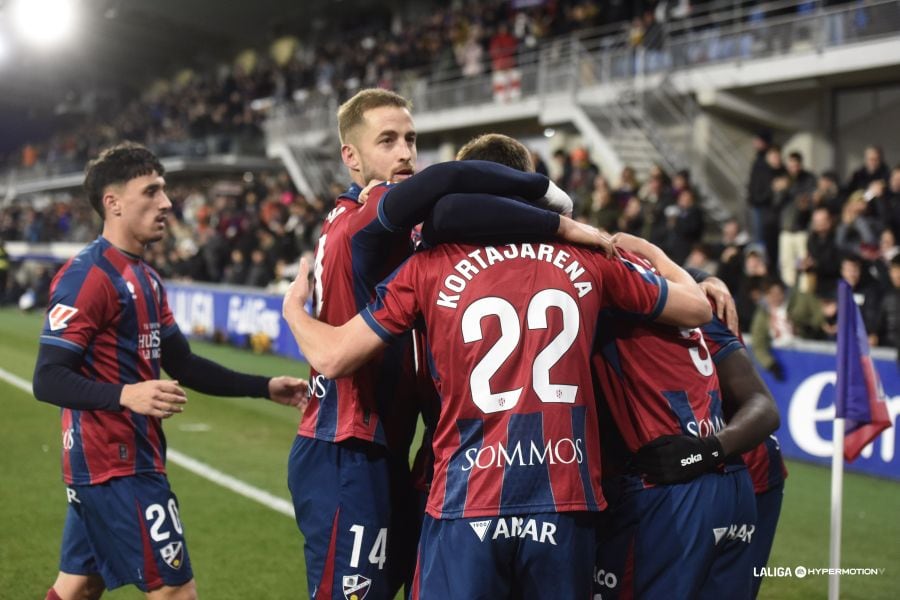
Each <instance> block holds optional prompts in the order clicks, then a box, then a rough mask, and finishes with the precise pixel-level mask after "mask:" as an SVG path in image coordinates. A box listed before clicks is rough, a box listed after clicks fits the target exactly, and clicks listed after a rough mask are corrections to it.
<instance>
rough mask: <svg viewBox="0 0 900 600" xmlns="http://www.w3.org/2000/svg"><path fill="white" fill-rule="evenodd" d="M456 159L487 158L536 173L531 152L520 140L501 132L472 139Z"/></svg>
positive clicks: (460, 150) (458, 153)
mask: <svg viewBox="0 0 900 600" xmlns="http://www.w3.org/2000/svg"><path fill="white" fill-rule="evenodd" d="M456 160H487V161H490V162H495V163H499V164H501V165H504V166H507V167H509V168H511V169H517V170H519V171H524V172H526V173H534V161H533V160H532V159H531V152H530V151H529V150H528V148H526V147H525V145H524V144H522V143H521V142H520V141H518V140H515V139H513V138H511V137H509V136H508V135H503V134H500V133H486V134H484V135H479V136H478V137H476V138H473V139H472V140H470V141H469V142H468V143H467V144H466V145H465V146H463V147H462V148H460V149H459V152H457V153H456Z"/></svg>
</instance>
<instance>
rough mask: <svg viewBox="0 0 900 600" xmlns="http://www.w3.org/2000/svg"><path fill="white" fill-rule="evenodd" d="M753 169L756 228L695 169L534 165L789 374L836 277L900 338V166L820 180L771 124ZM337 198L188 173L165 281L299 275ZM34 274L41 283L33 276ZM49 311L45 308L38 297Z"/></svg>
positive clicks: (52, 228) (20, 208) (48, 225)
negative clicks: (686, 274)
mask: <svg viewBox="0 0 900 600" xmlns="http://www.w3.org/2000/svg"><path fill="white" fill-rule="evenodd" d="M754 143H755V144H756V148H757V156H756V159H755V161H754V162H753V164H752V166H751V169H750V172H749V176H748V181H749V183H748V190H747V207H748V218H747V220H746V221H747V223H748V224H749V226H748V227H747V229H744V228H742V226H741V222H742V221H743V220H742V219H738V218H731V219H728V220H727V221H725V222H724V223H721V224H716V223H713V222H712V221H711V220H710V219H709V218H708V216H706V215H704V211H703V209H702V207H701V206H700V203H699V202H698V198H697V195H698V194H697V192H696V191H695V190H694V188H693V187H692V185H691V179H690V173H688V172H678V173H674V174H668V173H665V172H664V171H663V170H662V169H660V168H658V167H657V168H654V169H653V170H652V171H651V173H650V175H649V177H648V178H647V180H646V181H639V180H638V179H637V177H636V175H635V171H634V169H632V168H630V167H626V168H625V169H623V171H622V173H620V174H619V177H618V178H612V177H610V176H608V175H607V174H605V173H601V172H600V169H599V168H598V167H597V165H596V164H595V163H594V162H593V161H592V160H591V158H590V155H589V153H588V152H587V151H586V150H585V149H584V148H581V147H577V148H574V149H573V150H571V151H566V150H563V149H559V150H557V151H556V152H554V153H553V155H552V157H548V160H547V161H546V162H545V161H544V160H543V159H541V158H540V157H539V156H537V155H535V156H536V158H537V165H536V167H537V169H538V171H541V172H544V173H547V174H549V175H550V176H551V178H552V179H554V181H555V182H556V183H557V184H558V185H559V186H560V187H561V188H562V189H564V190H566V191H567V192H568V193H569V194H570V195H571V196H572V198H573V200H574V203H575V210H576V216H577V217H578V218H579V219H580V220H583V221H585V222H588V223H590V224H592V225H595V226H597V227H600V228H602V229H606V230H608V231H610V232H616V231H624V232H627V233H632V234H635V235H639V236H642V237H645V238H647V239H649V240H651V241H652V242H654V243H655V244H657V245H659V246H660V247H661V248H663V249H664V250H665V251H666V252H667V253H668V254H669V255H670V256H671V257H672V258H673V259H674V260H675V261H676V262H678V263H679V264H683V265H685V266H690V267H695V268H700V269H704V270H706V271H708V272H710V273H715V274H717V275H718V276H719V277H720V278H721V279H722V280H723V281H725V283H726V284H727V285H728V286H729V288H730V289H731V290H733V292H734V294H735V297H736V301H737V306H738V313H739V316H740V320H741V328H742V330H743V331H751V332H752V333H753V334H754V345H753V347H754V349H755V350H756V351H757V352H758V353H759V354H758V358H759V359H760V361H761V362H762V364H764V365H765V366H766V367H768V368H770V369H771V370H772V371H773V373H774V374H776V375H780V372H781V368H780V365H778V364H777V363H776V362H775V360H774V358H772V356H771V354H770V353H769V352H768V351H767V348H770V347H771V346H778V345H783V344H786V343H788V342H790V341H791V340H792V339H794V338H804V339H820V340H833V339H834V336H835V333H836V329H835V319H836V285H837V280H838V277H840V276H843V277H844V278H845V279H847V280H848V281H850V282H851V283H853V287H854V294H855V296H856V299H857V302H859V303H860V305H861V306H862V308H863V315H864V317H865V319H866V326H867V330H868V331H869V332H870V333H871V334H872V341H873V342H874V343H877V344H878V345H882V346H890V347H898V345H900V344H898V342H900V256H898V254H900V248H898V244H897V242H896V240H897V237H898V236H900V166H898V167H895V168H894V169H890V168H889V167H888V166H887V163H886V162H885V159H884V157H883V156H882V155H881V151H880V150H879V149H878V148H877V147H875V146H871V147H869V148H867V149H866V151H865V155H864V157H863V159H864V161H863V162H864V164H863V166H861V167H860V168H859V169H857V170H856V171H854V172H853V174H852V175H851V176H850V177H849V178H848V179H847V180H846V181H844V182H842V181H840V178H839V177H838V175H837V174H836V173H835V172H833V171H825V172H823V173H820V174H815V173H813V172H811V171H809V170H808V169H807V168H806V167H805V165H804V160H803V156H802V155H801V154H799V153H797V152H791V153H789V154H788V156H787V157H783V156H782V150H781V148H780V147H779V146H777V145H775V144H772V143H771V137H770V135H769V134H768V133H766V132H763V133H761V134H760V135H759V136H757V138H756V139H755V142H754ZM341 189H342V188H341V186H340V185H339V184H335V185H334V186H333V189H332V190H331V194H330V196H329V199H328V200H327V201H325V200H323V199H322V198H320V197H312V198H307V197H305V196H304V195H302V194H300V193H298V192H297V190H296V189H295V188H294V186H293V184H292V182H291V180H290V177H289V176H288V174H287V172H285V171H282V172H278V173H262V174H256V175H254V174H252V173H247V174H245V176H244V177H243V178H242V179H222V180H219V181H215V182H209V181H196V180H194V181H184V182H179V181H178V180H176V181H175V183H173V184H172V187H171V197H172V200H173V203H174V209H173V212H172V213H171V214H170V217H169V220H170V221H169V229H170V232H171V235H170V236H168V237H167V238H166V241H165V242H164V243H161V244H157V245H155V246H154V247H152V248H151V250H150V255H149V256H148V261H149V262H150V263H151V264H152V265H153V266H154V267H155V268H156V269H157V270H158V271H159V272H160V273H161V274H162V275H163V277H166V278H173V279H183V280H195V281H212V282H223V283H228V284H231V285H247V286H255V287H266V286H269V285H271V284H273V283H277V282H279V281H283V280H284V279H285V278H287V277H289V276H290V274H291V271H290V266H292V265H294V264H295V263H296V261H297V259H298V258H299V257H300V256H301V255H302V254H303V253H308V252H311V251H312V249H313V247H314V245H315V242H316V239H317V238H318V232H319V230H320V227H321V221H322V219H323V217H324V214H325V213H326V212H327V210H328V209H329V208H330V206H331V198H333V197H336V196H337V195H338V194H339V193H340V191H341ZM97 227H98V224H97V223H96V222H95V217H94V216H93V215H92V213H91V210H90V208H89V207H88V206H87V203H86V202H83V201H82V200H81V199H80V198H78V197H71V196H68V195H66V196H64V197H62V198H57V199H56V200H54V201H52V202H45V203H44V204H43V205H41V204H33V203H14V204H12V205H10V206H7V207H4V208H3V209H0V239H2V240H5V241H14V240H21V241H27V242H32V243H38V242H49V241H71V242H87V241H89V240H91V239H93V237H94V236H95V235H96V232H97V231H98V229H97ZM35 281H36V282H37V283H36V284H35ZM48 284H49V280H48V279H47V276H46V273H44V272H43V270H42V269H40V268H38V269H32V270H28V271H26V272H25V273H23V274H22V276H20V277H18V278H16V277H13V278H11V279H10V281H9V282H8V284H7V290H6V292H5V293H3V294H2V296H0V297H2V298H3V299H4V300H5V301H7V302H14V301H15V300H16V299H17V298H18V297H19V296H20V295H21V294H22V293H23V292H24V291H26V290H27V289H29V288H30V287H34V286H35V285H36V286H37V294H38V298H39V299H40V298H41V297H43V295H44V294H45V293H46V289H47V286H48ZM38 305H40V303H38Z"/></svg>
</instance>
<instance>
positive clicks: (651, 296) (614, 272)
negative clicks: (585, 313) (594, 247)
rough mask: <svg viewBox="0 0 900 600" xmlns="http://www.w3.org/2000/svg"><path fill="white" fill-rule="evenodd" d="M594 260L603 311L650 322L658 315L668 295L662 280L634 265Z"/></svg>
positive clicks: (600, 258)
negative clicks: (598, 268)
mask: <svg viewBox="0 0 900 600" xmlns="http://www.w3.org/2000/svg"><path fill="white" fill-rule="evenodd" d="M594 256H595V261H596V264H597V265H599V266H600V272H601V274H602V280H601V285H602V290H603V304H604V308H611V309H613V310H614V311H615V312H618V313H623V314H625V315H628V316H632V317H639V318H644V319H647V320H650V321H652V320H654V319H656V318H657V317H658V316H659V315H660V313H662V311H663V308H665V306H666V298H667V297H668V293H669V286H668V282H667V281H666V280H665V278H663V277H660V276H659V275H657V274H656V273H654V272H653V271H652V270H650V269H648V268H646V267H645V266H643V265H642V264H640V263H639V262H636V261H631V260H627V259H625V258H607V257H605V256H603V255H600V254H598V253H595V254H594Z"/></svg>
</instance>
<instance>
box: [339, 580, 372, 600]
mask: <svg viewBox="0 0 900 600" xmlns="http://www.w3.org/2000/svg"><path fill="white" fill-rule="evenodd" d="M371 587H372V580H371V579H369V578H368V577H363V576H362V575H344V578H343V581H342V586H341V589H343V591H344V598H346V599H347V600H364V598H365V597H366V595H367V594H368V593H369V589H370V588H371Z"/></svg>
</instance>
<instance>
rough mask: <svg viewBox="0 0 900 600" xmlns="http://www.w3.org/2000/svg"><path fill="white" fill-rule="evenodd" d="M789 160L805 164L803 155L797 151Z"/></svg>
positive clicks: (792, 153) (789, 156) (789, 155)
mask: <svg viewBox="0 0 900 600" xmlns="http://www.w3.org/2000/svg"><path fill="white" fill-rule="evenodd" d="M788 158H790V159H793V160H796V161H797V162H798V163H800V164H803V155H802V154H800V153H799V152H797V151H796V150H794V151H793V152H791V153H790V154H788Z"/></svg>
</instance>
